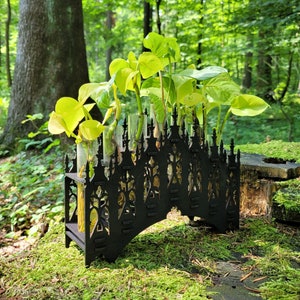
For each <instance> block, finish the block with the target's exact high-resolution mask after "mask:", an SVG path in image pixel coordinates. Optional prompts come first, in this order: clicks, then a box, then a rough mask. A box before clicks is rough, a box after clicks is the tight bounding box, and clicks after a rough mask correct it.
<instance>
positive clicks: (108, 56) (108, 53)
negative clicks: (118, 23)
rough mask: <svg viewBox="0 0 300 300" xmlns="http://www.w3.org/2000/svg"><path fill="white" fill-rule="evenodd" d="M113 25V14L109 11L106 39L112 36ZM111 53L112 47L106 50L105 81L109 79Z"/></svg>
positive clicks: (107, 13)
mask: <svg viewBox="0 0 300 300" xmlns="http://www.w3.org/2000/svg"><path fill="white" fill-rule="evenodd" d="M113 25H114V19H113V12H112V11H111V10H108V11H107V12H106V28H107V32H106V34H107V39H109V37H108V35H111V34H112V28H113ZM112 53H113V46H112V45H110V46H109V47H108V48H107V50H106V71H105V78H106V81H108V80H109V79H110V74H109V65H110V63H111V61H112Z"/></svg>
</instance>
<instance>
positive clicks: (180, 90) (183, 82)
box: [172, 75, 195, 103]
mask: <svg viewBox="0 0 300 300" xmlns="http://www.w3.org/2000/svg"><path fill="white" fill-rule="evenodd" d="M172 79H173V82H174V85H175V89H176V93H177V100H178V101H180V102H181V103H183V100H184V98H185V97H186V96H188V95H191V94H192V93H193V92H194V82H195V80H194V79H192V78H189V77H185V76H179V75H174V76H172Z"/></svg>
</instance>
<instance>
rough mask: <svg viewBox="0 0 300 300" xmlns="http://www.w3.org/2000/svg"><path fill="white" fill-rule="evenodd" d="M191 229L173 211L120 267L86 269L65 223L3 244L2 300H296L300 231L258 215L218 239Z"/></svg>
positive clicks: (104, 264)
mask: <svg viewBox="0 0 300 300" xmlns="http://www.w3.org/2000/svg"><path fill="white" fill-rule="evenodd" d="M187 223H188V219H187V217H183V216H181V215H180V214H179V212H177V211H176V210H173V211H172V212H171V213H169V215H168V218H167V219H166V220H164V221H161V222H159V223H157V224H155V225H153V226H151V227H150V228H148V229H147V230H145V231H144V232H143V233H142V234H140V235H139V236H138V237H136V238H135V239H134V240H133V241H132V242H131V243H130V244H129V245H128V246H127V247H126V248H125V250H124V253H122V255H121V256H120V257H119V258H118V259H117V261H116V262H115V263H107V262H105V261H100V260H99V261H95V262H94V263H92V265H91V266H90V268H88V269H87V268H85V267H84V255H83V253H82V251H81V250H79V249H78V248H77V246H75V244H72V246H71V247H70V248H68V249H66V248H65V247H64V234H63V225H62V224H55V225H53V226H51V227H50V230H49V232H48V233H46V235H45V236H44V237H43V238H42V239H40V240H36V242H34V241H33V240H32V241H26V239H24V238H22V237H19V238H18V239H17V240H12V239H7V238H4V239H2V243H3V244H4V247H3V248H2V255H1V259H0V266H1V268H0V269H1V272H0V299H3V300H4V299H6V300H8V299H18V300H21V299H22V300H23V299H216V300H219V299H228V300H229V299H235V300H239V299H245V300H252V299H276V300H277V299H290V300H297V299H298V297H299V295H300V285H299V284H298V283H300V252H299V250H300V229H299V227H296V226H292V225H286V224H281V223H276V222H273V221H271V220H267V219H266V218H264V217H252V218H246V219H242V220H241V226H240V230H238V231H236V232H228V233H226V234H216V233H214V232H212V231H211V230H210V229H209V228H207V227H203V226H202V227H191V226H188V225H187ZM183 240H184V243H182V241H183ZM3 244H2V245H3ZM49 285H50V286H49Z"/></svg>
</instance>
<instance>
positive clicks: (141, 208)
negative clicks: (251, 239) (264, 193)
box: [65, 113, 240, 265]
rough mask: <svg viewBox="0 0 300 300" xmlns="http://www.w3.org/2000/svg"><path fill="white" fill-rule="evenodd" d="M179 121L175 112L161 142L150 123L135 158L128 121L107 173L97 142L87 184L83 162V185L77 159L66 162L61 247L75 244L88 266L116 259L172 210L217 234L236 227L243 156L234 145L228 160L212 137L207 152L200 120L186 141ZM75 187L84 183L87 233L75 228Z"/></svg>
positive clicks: (183, 129)
mask: <svg viewBox="0 0 300 300" xmlns="http://www.w3.org/2000/svg"><path fill="white" fill-rule="evenodd" d="M176 119H177V116H176V113H175V114H174V116H173V123H174V125H171V126H170V127H169V128H168V127H166V128H165V134H164V135H162V136H161V137H160V139H159V140H157V139H156V138H155V137H154V135H153V131H154V129H153V125H152V124H151V125H149V126H148V131H149V137H147V138H146V139H144V138H141V141H140V143H139V146H138V147H137V149H136V151H135V153H134V156H133V155H132V151H130V150H129V140H128V133H127V125H126V122H125V124H124V126H123V127H124V134H123V144H124V149H125V150H124V151H122V152H121V153H118V152H117V150H116V153H115V154H114V155H112V157H111V159H110V164H109V166H107V167H105V166H103V165H102V164H101V160H102V158H103V154H102V144H101V142H100V146H99V151H98V162H99V163H98V165H97V166H96V167H95V168H94V176H93V177H92V178H90V177H89V175H88V174H89V165H88V164H87V167H86V168H87V169H86V174H87V176H86V178H85V179H82V178H78V177H77V176H76V160H73V163H71V164H70V163H69V162H68V160H67V162H66V176H65V231H66V247H69V245H70V242H71V241H72V240H73V241H74V242H75V243H76V244H77V245H78V246H79V247H80V248H81V249H82V250H83V251H84V253H85V264H86V265H90V263H91V262H92V261H93V260H95V259H96V258H104V259H105V260H107V261H114V260H115V259H116V258H117V257H118V255H119V254H120V252H121V251H122V249H123V248H124V247H125V246H126V245H127V244H128V243H129V242H130V241H131V240H132V239H133V238H134V237H135V236H136V235H138V234H139V233H140V232H141V231H143V230H144V229H146V228H147V227H149V226H151V225H152V224H155V223H156V222H158V221H161V220H163V219H165V218H166V215H167V214H168V212H170V211H171V209H172V208H173V207H177V208H178V209H179V210H180V211H181V213H182V214H183V215H187V216H198V217H201V218H203V219H204V220H205V222H206V223H207V224H210V225H211V226H213V227H215V228H216V229H217V230H218V231H219V232H225V231H226V230H232V229H238V228H239V200H240V192H239V187H240V155H239V152H238V154H237V155H235V154H234V146H233V141H232V143H231V147H230V148H231V149H230V153H229V154H228V155H227V154H226V151H225V150H224V148H223V145H222V143H221V145H220V146H217V144H216V134H215V133H214V134H213V137H212V145H211V146H208V143H207V142H206V141H205V140H204V137H203V136H200V134H199V132H201V130H200V128H199V125H198V123H197V121H195V123H194V126H193V134H192V137H189V136H188V135H187V134H186V131H185V128H184V127H183V128H182V127H179V126H177V125H176ZM144 145H146V146H144ZM133 157H134V159H133ZM69 165H71V167H70V166H69ZM78 183H81V184H84V196H85V198H84V199H85V200H84V201H85V212H84V214H85V228H84V232H79V231H78V229H77V184H78Z"/></svg>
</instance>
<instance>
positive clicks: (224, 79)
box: [203, 73, 240, 105]
mask: <svg viewBox="0 0 300 300" xmlns="http://www.w3.org/2000/svg"><path fill="white" fill-rule="evenodd" d="M203 88H204V90H205V92H206V93H207V94H208V95H209V96H210V97H211V98H212V101H214V102H218V103H219V104H222V105H230V103H231V100H232V99H233V97H235V96H237V95H239V94H240V87H239V86H238V85H237V84H236V83H235V82H234V81H233V80H232V79H231V78H230V76H229V74H228V73H221V74H219V75H218V76H216V77H213V78H211V79H209V80H207V81H205V82H204V85H203Z"/></svg>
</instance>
